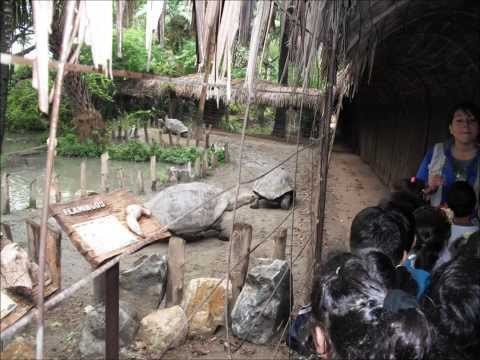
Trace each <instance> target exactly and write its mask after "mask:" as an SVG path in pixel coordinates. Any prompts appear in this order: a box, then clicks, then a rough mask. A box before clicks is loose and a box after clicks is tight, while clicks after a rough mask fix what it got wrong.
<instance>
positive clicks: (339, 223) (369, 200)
mask: <svg viewBox="0 0 480 360" xmlns="http://www.w3.org/2000/svg"><path fill="white" fill-rule="evenodd" d="M211 140H212V142H222V141H228V142H229V144H230V153H231V157H232V161H231V163H229V164H227V165H225V166H222V167H220V168H218V169H216V170H214V171H212V172H211V173H210V175H209V176H208V178H207V179H206V180H205V181H206V182H208V183H211V184H215V185H217V186H220V187H222V188H228V187H231V186H234V185H235V184H236V181H237V178H238V165H239V149H240V136H238V135H232V134H225V133H214V134H213V135H212V136H211ZM295 151H296V145H291V144H285V143H281V142H277V141H272V140H265V139H259V138H252V137H249V138H247V140H246V142H245V147H244V155H243V160H242V173H241V175H242V176H241V177H242V181H245V180H247V179H252V178H254V177H256V176H258V175H260V174H261V173H263V172H265V171H267V170H269V169H270V168H272V167H273V166H275V165H277V164H278V163H279V162H281V161H283V160H284V159H285V158H287V157H288V156H289V155H291V154H292V153H294V152H295ZM311 165H312V155H311V152H310V151H309V150H307V151H304V152H302V153H301V154H300V155H299V159H298V167H297V176H296V179H297V204H296V209H295V212H294V216H293V221H292V217H289V218H288V219H287V220H286V221H285V223H284V224H283V225H282V226H284V227H286V228H287V229H288V243H287V258H288V259H290V257H291V254H292V258H293V259H296V260H295V261H293V260H292V262H293V287H294V301H295V307H296V308H297V307H299V306H301V305H303V304H304V303H305V302H306V301H307V297H306V294H305V293H306V279H307V277H306V274H307V268H306V263H307V254H308V253H309V251H312V249H311V246H310V243H308V241H309V239H310V234H311V229H312V226H311V224H310V208H311V203H310V199H311V175H312V174H311ZM285 167H286V168H287V169H288V170H289V171H290V173H291V175H292V177H294V175H295V157H293V158H292V160H290V161H289V162H287V163H286V164H285ZM252 185H253V184H252V183H251V184H248V185H244V186H242V188H241V192H244V191H251V188H252ZM385 192H386V188H385V187H384V186H383V185H382V184H381V183H380V181H379V180H378V178H377V177H376V176H375V175H374V174H373V173H372V171H371V169H370V168H369V167H368V166H367V165H366V164H364V163H363V162H362V161H361V160H360V159H359V157H358V156H356V155H354V154H352V153H351V151H349V149H348V148H346V147H344V146H341V145H336V146H335V149H334V152H333V157H332V163H331V167H330V172H329V179H328V194H327V205H326V206H327V210H326V229H325V239H324V251H323V256H328V253H329V252H331V251H333V250H344V249H347V246H348V232H349V227H350V223H351V220H352V218H353V217H354V216H355V214H356V213H357V212H358V211H359V210H361V209H362V208H364V207H366V206H369V205H373V204H375V203H377V202H378V200H379V199H380V198H381V197H382V196H383V195H384V194H385ZM149 196H151V195H147V197H149ZM287 213H288V212H287V211H285V210H280V209H278V210H277V209H255V210H254V209H250V208H249V206H244V207H241V208H239V209H238V210H237V213H236V221H237V222H246V223H249V224H251V225H252V227H253V244H252V246H255V245H256V244H258V243H260V242H261V241H262V240H263V239H264V238H265V236H267V235H268V234H269V233H270V232H271V231H272V229H274V228H275V227H276V226H278V225H279V224H280V223H281V222H282V221H283V220H284V219H285V216H286V214H287ZM35 214H36V211H29V210H25V211H22V212H19V213H15V214H13V215H9V216H4V217H3V218H2V221H4V222H7V223H11V224H12V227H13V232H14V238H15V239H16V241H19V242H21V241H24V239H25V225H24V222H23V219H24V218H25V217H31V216H34V215H35ZM226 214H227V215H226V216H230V217H232V214H231V213H230V214H228V213H226ZM292 228H293V237H292ZM272 244H273V242H272V239H269V240H268V241H266V242H265V243H264V244H262V245H261V246H260V247H259V248H258V249H257V250H255V252H254V253H253V255H252V256H253V257H268V256H270V255H271V252H272ZM167 250H168V243H165V242H163V243H162V242H161V243H157V244H154V245H151V246H149V247H147V248H145V249H143V250H141V251H139V252H138V253H136V254H134V255H132V256H130V258H128V259H126V260H125V261H123V262H122V263H121V270H122V269H127V268H129V267H130V266H131V265H132V263H133V262H134V261H135V260H137V259H138V258H140V257H142V256H144V255H150V254H153V253H158V254H167ZM227 250H228V242H223V241H220V240H218V239H216V238H209V239H203V240H199V241H195V242H189V243H187V246H186V274H185V276H186V279H185V282H186V283H187V282H188V281H189V280H190V279H192V278H198V277H223V276H224V274H226V267H227V260H226V259H227V256H226V254H227ZM90 271H91V268H90V266H89V265H88V263H87V262H86V261H85V260H84V259H83V257H82V256H81V255H80V254H79V253H78V252H77V251H76V249H75V248H74V247H73V246H72V244H71V243H70V241H69V240H68V239H67V238H65V237H64V238H63V241H62V286H63V287H64V288H66V287H68V286H70V285H71V284H73V283H75V282H76V281H78V280H79V279H81V278H82V277H83V276H85V275H86V274H87V273H89V272H90ZM122 298H123V299H124V300H126V301H130V302H131V301H135V305H136V307H137V310H138V311H139V313H140V316H141V317H142V316H144V315H146V314H148V313H149V312H151V311H153V310H154V301H148V299H147V300H145V299H142V301H138V299H135V298H132V297H131V296H128V294H126V293H124V292H123V291H122V292H121V299H122ZM89 304H93V296H92V286H87V287H85V288H83V289H81V290H79V291H78V292H77V293H76V295H75V296H74V297H72V298H70V299H68V300H67V301H65V302H63V303H62V304H61V305H59V306H58V307H57V308H55V309H53V310H51V311H49V312H48V313H47V318H48V320H47V322H46V355H47V358H58V359H76V358H79V356H80V354H79V352H78V342H79V340H80V333H81V324H82V320H83V318H84V313H83V309H84V307H85V306H87V305H89ZM34 334H35V327H34V326H33V325H29V326H28V327H27V328H26V329H25V331H23V332H22V334H20V335H22V336H23V337H25V338H26V339H27V340H29V341H30V340H31V341H32V343H34ZM230 341H231V343H232V348H233V349H236V348H237V347H238V345H240V341H238V339H235V338H234V337H233V336H231V334H230ZM224 342H225V331H224V329H220V330H219V331H218V332H217V333H216V334H215V335H214V336H211V337H208V338H205V339H189V340H188V341H187V342H186V343H185V344H184V345H183V346H181V347H179V348H177V349H174V350H170V351H169V352H167V353H166V355H165V358H168V359H196V358H198V359H223V358H226V357H227V355H226V352H225V349H224ZM122 356H123V357H124V358H140V359H143V358H156V357H158V355H157V356H156V354H154V353H151V352H149V350H148V349H146V348H144V346H143V345H142V343H141V342H135V343H134V344H132V345H131V346H130V347H129V348H128V349H127V350H126V351H124V352H123V355H122ZM232 357H233V358H235V359H246V358H248V359H272V358H277V359H288V358H289V353H288V348H287V347H286V346H285V345H284V344H283V343H280V345H279V346H277V342H274V343H272V344H270V345H265V346H258V345H253V344H249V343H244V344H243V345H242V346H241V347H240V348H239V349H238V350H237V351H236V352H234V353H233V354H232Z"/></svg>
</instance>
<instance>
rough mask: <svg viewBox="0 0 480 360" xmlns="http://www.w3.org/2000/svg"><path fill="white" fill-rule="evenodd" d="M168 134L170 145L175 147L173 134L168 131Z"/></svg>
mask: <svg viewBox="0 0 480 360" xmlns="http://www.w3.org/2000/svg"><path fill="white" fill-rule="evenodd" d="M167 133H168V145H169V146H170V147H172V146H173V139H172V133H171V131H170V130H167Z"/></svg>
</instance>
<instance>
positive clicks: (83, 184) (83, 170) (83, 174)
mask: <svg viewBox="0 0 480 360" xmlns="http://www.w3.org/2000/svg"><path fill="white" fill-rule="evenodd" d="M85 196H87V163H86V161H85V160H82V162H81V164H80V197H81V198H84V197H85Z"/></svg>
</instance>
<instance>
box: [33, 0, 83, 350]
mask: <svg viewBox="0 0 480 360" xmlns="http://www.w3.org/2000/svg"><path fill="white" fill-rule="evenodd" d="M75 4H76V3H75V2H74V1H70V2H67V3H66V5H65V6H66V7H65V14H66V16H65V22H64V28H63V36H62V46H61V51H60V54H61V56H60V61H59V64H58V71H57V76H56V80H55V87H54V92H53V103H52V108H51V114H50V132H49V137H48V138H49V139H50V141H49V142H48V152H47V161H46V165H45V168H46V169H45V186H44V189H43V208H42V217H41V228H40V252H39V273H38V282H39V285H38V287H39V293H38V299H37V307H38V317H37V347H36V357H37V359H43V358H44V351H43V337H44V336H43V335H44V322H45V314H44V295H45V252H46V243H47V221H48V213H49V209H48V208H49V203H50V184H51V179H52V173H53V161H54V157H55V147H56V145H57V141H56V140H57V124H58V115H59V112H60V99H61V94H62V85H63V76H64V72H65V63H66V62H67V58H68V55H69V52H70V46H69V44H70V36H71V30H72V23H73V15H74V8H75Z"/></svg>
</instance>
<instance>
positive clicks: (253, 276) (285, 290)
mask: <svg viewBox="0 0 480 360" xmlns="http://www.w3.org/2000/svg"><path fill="white" fill-rule="evenodd" d="M276 287H278V288H277V290H276V292H275V293H274V289H275V288H276ZM289 297H290V269H289V267H288V263H287V261H285V260H274V261H273V262H271V263H270V264H266V265H258V266H255V267H254V268H252V269H251V270H250V271H249V272H248V274H247V279H246V282H245V285H244V287H243V289H242V291H241V292H240V295H239V296H238V299H237V302H236V303H235V305H234V307H233V310H232V331H233V334H234V335H235V336H237V337H239V338H241V339H245V340H247V341H250V342H252V343H255V344H265V343H267V342H268V341H269V340H270V339H271V338H272V337H273V336H274V335H275V334H276V333H277V331H278V330H281V329H278V328H279V326H280V325H281V324H285V323H286V321H288V316H289V307H290V304H289Z"/></svg>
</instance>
